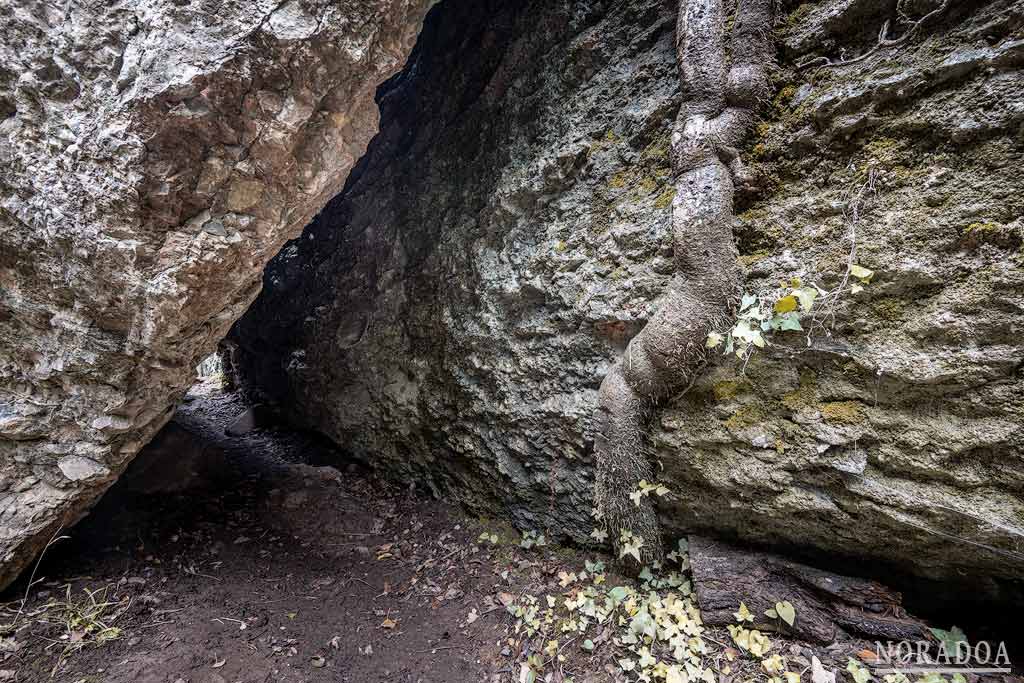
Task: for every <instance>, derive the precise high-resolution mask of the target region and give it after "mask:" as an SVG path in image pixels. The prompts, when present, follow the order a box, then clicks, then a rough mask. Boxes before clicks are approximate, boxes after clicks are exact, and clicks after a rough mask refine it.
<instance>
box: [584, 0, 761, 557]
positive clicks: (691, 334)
mask: <svg viewBox="0 0 1024 683" xmlns="http://www.w3.org/2000/svg"><path fill="white" fill-rule="evenodd" d="M723 2H724V0H682V2H681V3H680V8H679V19H678V23H677V25H676V54H677V56H678V57H677V58H678V62H679V74H680V79H681V81H682V88H683V104H682V106H681V108H680V110H679V115H678V117H677V118H676V122H675V129H674V131H673V133H672V165H673V170H674V172H675V174H676V196H675V200H674V201H673V203H672V232H673V241H674V249H675V271H676V272H675V275H674V276H673V277H672V280H671V282H670V283H669V286H668V291H667V292H666V293H665V298H664V300H663V301H662V303H661V305H660V306H659V307H658V310H657V311H656V312H655V314H654V316H653V317H652V318H651V320H650V321H649V322H648V323H647V325H646V326H645V327H644V329H643V330H641V331H640V333H639V334H638V335H637V336H636V337H634V338H633V339H632V341H630V343H629V346H628V347H627V348H626V353H625V355H624V356H623V358H621V359H620V360H619V361H618V362H617V363H616V364H615V365H614V366H613V367H612V369H611V370H610V371H609V372H608V375H607V376H606V377H605V379H604V381H603V382H602V383H601V392H600V407H599V411H598V416H597V419H598V422H597V439H596V451H597V467H598V477H597V497H598V507H599V509H600V510H602V512H603V513H604V520H605V524H606V526H607V528H608V532H609V535H610V537H611V539H612V542H613V545H614V547H615V549H616V553H617V554H619V553H620V552H621V550H622V542H621V540H620V538H621V536H622V533H623V531H626V532H628V534H632V535H633V537H634V538H637V537H638V538H640V539H642V545H641V547H640V556H641V557H640V561H639V562H637V561H636V560H635V559H633V558H631V557H629V556H627V557H626V558H625V559H626V561H627V569H629V570H632V571H634V572H635V571H639V569H640V567H642V566H643V565H646V564H650V563H652V562H656V561H658V562H660V561H661V559H662V556H663V550H662V542H661V532H660V530H659V525H658V519H657V516H656V514H655V511H654V506H653V504H652V503H651V498H650V497H649V496H646V497H642V498H640V499H639V500H640V502H639V505H638V504H636V503H635V502H634V501H633V500H632V499H630V497H629V494H630V493H631V492H632V491H634V490H636V489H637V488H638V485H639V482H640V481H641V480H644V479H646V480H647V481H652V480H653V478H654V472H653V467H652V465H651V461H650V458H649V457H648V455H647V452H646V451H647V449H646V441H647V436H646V434H647V422H648V419H649V417H650V413H651V409H652V408H653V406H654V404H655V403H656V402H657V401H658V400H659V399H662V398H664V397H667V396H669V395H671V394H672V393H674V392H678V391H680V390H681V389H683V388H685V387H686V386H688V385H689V384H690V383H691V382H692V381H693V380H694V379H695V378H696V377H697V376H698V375H699V373H700V372H701V370H702V368H703V366H704V363H705V361H706V349H705V341H706V339H707V336H708V332H710V331H712V330H714V329H720V328H722V327H724V326H725V325H726V324H727V323H728V321H729V319H730V318H731V316H732V315H733V312H734V309H735V307H736V304H737V303H738V301H739V293H740V281H739V273H738V270H737V256H738V252H737V250H736V244H735V242H734V241H733V236H732V222H733V174H735V173H736V172H738V171H739V169H740V159H739V153H738V151H737V147H738V146H739V144H740V142H741V140H742V138H743V136H744V135H745V134H746V133H747V131H748V129H749V128H750V126H751V124H752V123H753V120H754V111H755V109H756V107H757V104H758V102H759V101H760V100H761V99H762V98H764V97H765V96H766V95H767V91H768V74H767V66H768V64H769V63H770V61H771V59H772V44H771V24H772V3H773V0H738V6H737V9H736V15H735V22H734V26H733V29H732V42H731V45H730V46H729V49H728V50H727V48H726V37H725V22H726V17H725V11H724V7H723ZM730 59H731V62H732V65H731V68H728V62H729V61H730Z"/></svg>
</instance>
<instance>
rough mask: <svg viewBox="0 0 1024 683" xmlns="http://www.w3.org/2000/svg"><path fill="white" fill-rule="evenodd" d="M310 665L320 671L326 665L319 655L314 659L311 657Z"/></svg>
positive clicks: (325, 661)
mask: <svg viewBox="0 0 1024 683" xmlns="http://www.w3.org/2000/svg"><path fill="white" fill-rule="evenodd" d="M310 664H312V665H313V666H314V667H315V668H317V669H322V668H324V665H326V664H327V660H326V659H324V658H323V657H321V656H320V655H317V656H316V657H313V659H312V660H310Z"/></svg>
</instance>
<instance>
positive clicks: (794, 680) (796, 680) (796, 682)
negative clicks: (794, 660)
mask: <svg viewBox="0 0 1024 683" xmlns="http://www.w3.org/2000/svg"><path fill="white" fill-rule="evenodd" d="M782 677H783V678H785V679H786V683H800V674H797V673H793V672H792V671H785V672H783V674H782Z"/></svg>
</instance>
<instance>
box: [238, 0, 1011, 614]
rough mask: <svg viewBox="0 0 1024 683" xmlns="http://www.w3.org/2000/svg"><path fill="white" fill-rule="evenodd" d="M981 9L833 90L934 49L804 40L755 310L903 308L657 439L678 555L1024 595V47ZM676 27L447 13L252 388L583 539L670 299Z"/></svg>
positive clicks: (307, 244) (758, 268)
mask: <svg viewBox="0 0 1024 683" xmlns="http://www.w3.org/2000/svg"><path fill="white" fill-rule="evenodd" d="M938 4H939V3H929V2H921V3H916V5H915V7H914V12H915V13H916V14H915V16H922V15H923V14H925V13H926V12H927V11H928V10H929V9H934V8H935V7H937V6H938ZM918 5H919V6H918ZM952 5H953V6H951V7H947V8H946V9H945V10H944V11H943V12H942V13H941V14H939V15H937V16H935V17H932V18H930V19H929V20H928V21H927V22H926V23H924V24H922V25H921V26H920V28H918V29H917V31H916V32H915V34H914V35H913V36H912V38H911V39H910V40H908V41H907V42H906V43H905V44H903V45H901V46H899V47H894V48H886V49H882V50H879V51H877V52H875V53H874V54H873V55H871V56H870V57H869V58H867V59H863V60H860V61H857V62H855V63H853V64H850V65H847V66H840V67H822V66H812V67H809V68H806V69H799V68H797V66H796V65H797V63H798V62H801V63H802V62H803V61H804V60H807V59H809V58H812V57H815V56H828V57H830V58H832V59H833V60H834V61H835V60H838V59H839V58H840V56H841V55H845V56H846V57H852V56H854V55H858V54H860V53H862V52H864V51H866V50H868V49H869V48H871V47H872V46H873V45H874V44H875V41H876V39H877V35H878V29H879V27H880V26H881V25H882V23H883V22H884V21H885V20H887V19H892V20H894V24H893V26H894V29H893V30H894V31H895V32H896V33H899V32H901V31H905V30H907V28H906V26H903V25H901V24H900V23H899V22H898V21H896V20H897V14H896V3H895V2H889V1H883V0H852V1H851V0H828V1H826V2H822V3H817V4H807V5H800V6H799V7H796V6H794V5H792V4H790V5H788V6H786V7H785V8H784V10H785V11H784V13H783V19H782V21H781V23H780V25H779V26H778V27H777V42H778V44H779V47H780V62H781V64H782V65H783V66H782V69H781V71H780V73H778V74H777V77H776V82H775V92H776V95H775V97H774V99H773V101H772V102H771V103H770V105H769V112H768V113H767V115H766V117H765V119H764V120H763V122H762V123H761V125H760V126H759V127H758V131H757V135H756V136H755V137H754V139H751V140H750V142H749V145H748V147H747V149H745V150H743V154H744V156H745V159H746V161H747V163H748V165H749V166H750V171H751V174H752V177H753V181H752V182H751V183H749V186H748V187H746V188H745V192H743V193H741V195H740V196H739V197H738V206H737V213H738V215H739V219H738V220H737V224H736V226H735V235H736V237H737V240H738V243H739V246H740V252H741V258H740V261H741V263H740V264H739V267H741V268H742V269H743V272H744V276H745V287H746V290H747V291H748V292H751V293H759V294H768V293H770V292H772V291H773V290H775V289H776V288H777V287H778V284H779V281H780V280H785V281H787V282H788V281H789V280H790V279H791V278H793V277H800V278H802V280H803V281H805V282H815V283H818V284H820V285H821V286H822V287H824V288H826V289H828V288H831V287H833V286H834V285H835V284H836V283H837V281H838V280H839V279H840V277H841V276H842V274H843V273H844V272H845V271H846V264H847V262H848V261H849V259H850V258H851V250H852V249H853V246H852V245H853V244H855V245H856V253H855V255H854V258H855V259H856V261H857V262H858V263H859V264H861V265H863V266H865V267H867V268H870V269H872V270H873V271H874V272H875V275H874V278H873V280H872V282H871V283H870V284H869V285H868V286H866V287H864V290H863V291H861V292H859V293H847V294H845V295H844V296H843V297H842V298H841V300H840V301H839V303H838V305H837V306H836V307H835V309H834V311H825V313H830V315H823V316H822V317H821V318H820V319H819V320H818V322H819V324H818V325H816V326H815V329H814V331H813V332H812V333H811V334H810V335H809V336H808V334H807V333H804V334H800V333H796V332H789V333H780V334H777V335H775V336H774V337H773V338H772V344H771V345H770V346H769V347H768V348H767V349H765V350H764V351H760V352H758V353H757V354H756V355H755V356H754V357H753V358H752V359H751V360H750V361H749V362H748V363H746V364H745V366H744V365H742V364H739V363H736V362H733V361H732V360H731V359H730V358H721V359H720V361H719V362H716V363H715V365H714V367H712V368H710V369H709V372H708V373H707V374H706V375H705V376H704V377H703V379H701V380H700V381H699V382H698V383H697V384H696V385H695V386H694V387H692V388H691V389H690V391H689V392H688V393H686V394H685V395H683V396H679V397H677V398H675V399H674V400H672V401H670V402H667V403H666V404H665V405H663V406H662V407H661V408H660V409H659V411H658V414H657V418H656V420H655V425H654V427H653V433H652V450H653V454H654V456H655V457H656V458H657V460H658V462H659V463H660V468H659V469H660V472H661V474H660V477H661V479H662V480H663V481H664V482H665V483H666V485H667V486H668V487H669V488H670V489H671V491H672V493H671V494H670V495H668V496H666V497H665V498H664V499H661V500H660V501H659V514H660V516H661V521H662V524H663V526H664V527H665V529H666V530H667V531H668V532H670V533H674V534H678V533H681V532H686V531H702V532H708V533H713V534H715V535H718V536H739V537H741V538H743V539H744V540H747V541H751V542H757V543H766V544H772V545H776V546H780V545H781V546H786V547H790V548H793V549H796V550H802V551H805V552H808V553H810V554H812V555H815V557H816V558H817V559H819V560H820V559H821V558H822V557H824V556H825V555H826V554H827V555H828V556H829V557H833V558H835V557H839V558H858V559H863V560H867V561H869V562H882V561H885V562H890V563H893V564H895V565H898V567H899V568H900V569H903V570H908V571H910V572H913V573H916V574H918V575H923V576H927V577H930V578H934V579H939V580H943V581H949V580H958V579H964V578H965V577H968V576H969V577H970V578H971V580H972V581H973V582H974V583H973V586H974V587H975V589H976V590H978V591H979V592H980V593H986V594H989V595H997V594H999V595H1005V594H1007V593H1006V591H1007V590H1009V589H1011V588H1012V587H1013V586H1014V585H1019V584H1018V582H1019V581H1020V580H1021V579H1022V578H1024V544H1022V541H1021V539H1022V538H1024V500H1022V493H1024V474H1022V473H1024V443H1022V438H1024V437H1022V435H1021V430H1020V429H1019V424H1020V420H1021V418H1022V411H1024V381H1022V378H1021V360H1022V358H1024V342H1022V341H1021V337H1020V334H1019V330H1021V329H1022V327H1024V269H1022V254H1021V237H1022V230H1024V224H1022V218H1021V216H1022V214H1024V193H1022V192H1021V189H1022V188H1024V171H1022V168H1024V165H1022V164H1021V161H1022V152H1021V150H1022V144H1024V137H1022V136H1024V128H1022V124H1024V95H1022V93H1024V71H1022V70H1021V69H1022V66H1024V40H1022V38H1021V36H1022V26H1024V17H1022V7H1021V5H1020V3H1015V2H1012V1H1010V0H993V1H990V2H970V3H952ZM674 17H675V7H673V6H671V3H669V5H666V4H665V3H661V2H655V1H652V0H630V1H628V2H618V3H600V2H590V3H579V2H572V3H569V2H554V3H550V2H549V3H540V2H537V3H527V4H525V5H519V4H509V3H502V2H497V1H495V2H481V3H452V4H444V5H442V6H440V7H438V8H437V10H436V14H434V15H432V17H431V20H430V21H428V23H427V25H426V27H425V29H424V36H423V39H422V41H421V43H420V45H419V46H418V47H417V49H416V52H415V53H414V56H413V57H412V58H411V59H410V65H409V67H408V68H407V69H406V70H405V71H403V72H402V74H401V75H399V76H397V77H395V78H394V79H392V81H390V82H389V83H388V84H387V86H386V87H385V88H383V89H382V92H381V95H380V105H381V110H382V123H381V134H380V136H379V137H378V138H376V139H375V140H374V142H373V143H372V144H371V146H370V148H369V150H368V153H367V155H366V157H365V158H364V159H363V160H362V161H361V162H360V164H359V165H358V166H357V169H356V170H355V171H354V172H353V174H352V175H351V177H350V179H349V182H348V184H347V186H346V188H345V191H344V192H343V193H342V194H341V195H340V196H339V197H338V198H337V199H336V200H334V201H332V202H331V203H330V204H329V205H328V207H327V209H325V211H324V212H323V213H322V214H321V215H320V216H319V217H318V218H317V219H316V220H315V221H314V223H313V224H312V225H311V226H310V227H309V228H308V229H307V230H306V231H305V233H304V234H303V236H302V238H301V239H298V240H296V241H294V242H292V243H291V244H289V245H288V246H287V247H286V248H285V249H284V251H283V252H282V254H281V255H280V256H278V257H277V258H276V259H275V260H274V261H273V262H272V264H271V266H270V268H269V269H268V271H267V274H266V276H265V283H264V291H263V293H262V294H261V295H260V297H259V298H258V299H257V301H256V303H255V304H254V306H253V307H252V309H251V310H250V311H249V313H248V314H247V315H246V316H245V317H244V318H243V319H242V320H241V321H240V322H239V323H238V325H237V326H236V327H235V329H234V332H233V335H232V338H233V340H234V342H235V343H236V344H238V346H239V353H238V354H237V355H238V362H239V367H240V369H241V371H242V374H243V375H244V376H245V377H246V378H247V381H248V383H249V386H250V387H251V388H252V389H254V390H256V391H258V392H259V393H261V394H262V395H263V396H264V397H269V398H270V399H272V400H276V401H277V403H278V404H279V405H281V406H282V407H283V408H285V409H286V410H288V411H290V413H291V415H292V418H293V419H295V420H297V421H299V422H301V423H303V424H305V425H308V426H310V427H314V428H316V429H319V430H321V431H323V432H324V433H326V434H327V435H329V436H330V437H331V438H332V439H334V440H335V441H336V442H337V443H339V444H341V445H342V446H343V447H344V448H346V449H348V450H350V451H352V452H353V453H355V454H357V455H360V456H362V457H365V458H366V459H368V460H371V461H372V462H373V463H375V464H376V465H377V466H379V467H382V468H386V469H389V470H391V471H393V472H394V473H396V475H398V476H401V477H405V478H408V479H410V480H414V481H417V482H422V483H426V484H427V485H429V486H430V487H432V488H434V489H435V490H437V491H443V492H446V493H447V494H449V495H453V496H455V497H457V498H460V499H461V500H463V501H465V502H466V503H468V504H469V505H471V506H474V507H476V508H479V509H481V510H490V509H493V508H495V507H496V506H497V507H503V508H505V511H506V512H507V513H510V514H511V515H512V516H513V517H514V518H515V520H516V521H517V523H518V524H519V525H521V526H523V527H525V528H547V529H548V530H549V531H550V532H551V533H555V534H564V535H567V536H571V537H572V538H574V539H576V540H577V541H582V540H585V539H586V537H587V535H588V533H589V532H590V530H591V529H592V528H593V526H594V524H593V521H592V520H591V519H589V512H590V509H591V505H592V484H593V469H594V463H593V460H592V455H591V452H592V447H593V433H592V416H593V414H594V408H595V401H596V390H597V387H598V385H599V383H600V381H601V378H602V377H603V375H604V373H605V372H606V370H607V368H608V367H609V364H610V363H611V362H612V361H613V359H614V358H615V357H616V356H617V355H618V354H619V353H620V352H621V349H622V348H623V346H624V343H625V341H626V340H627V339H628V338H630V336H631V335H633V334H635V333H636V332H637V330H638V329H640V328H641V327H642V326H643V324H644V322H645V321H646V319H647V317H648V316H649V315H650V314H651V312H652V310H653V309H654V307H655V304H656V302H657V300H658V297H659V295H660V293H661V291H662V288H663V285H664V284H665V282H666V280H667V277H668V275H669V273H670V272H671V260H670V257H671V251H670V248H671V247H670V244H671V242H670V239H669V234H668V229H669V205H670V202H671V199H672V191H671V189H670V187H671V186H670V183H669V182H668V181H669V177H668V176H669V167H668V161H667V157H666V151H667V146H668V140H667V135H668V131H669V130H670V127H671V120H672V118H673V117H674V115H675V113H676V110H677V108H678V102H679V95H678V92H677V87H678V86H677V76H676V71H675V68H676V67H675V58H674V51H673V46H672V41H673V29H674V26H673V22H674ZM858 196H859V197H860V198H859V199H858ZM855 217H856V220H855ZM810 328H811V325H810V324H809V321H808V325H807V329H808V330H810ZM496 502H497V504H496Z"/></svg>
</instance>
